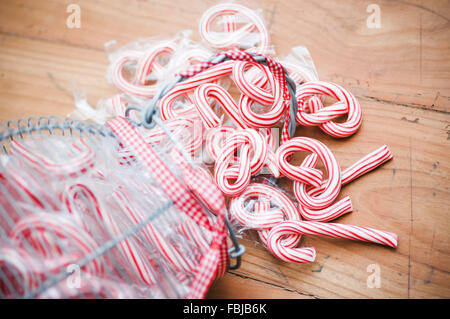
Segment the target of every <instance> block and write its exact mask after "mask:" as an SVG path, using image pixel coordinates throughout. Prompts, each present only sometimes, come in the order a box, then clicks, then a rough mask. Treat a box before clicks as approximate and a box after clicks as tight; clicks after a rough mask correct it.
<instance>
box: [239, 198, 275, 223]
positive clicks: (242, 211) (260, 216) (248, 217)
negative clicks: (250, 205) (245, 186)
mask: <svg viewBox="0 0 450 319" xmlns="http://www.w3.org/2000/svg"><path fill="white" fill-rule="evenodd" d="M238 198H239V199H241V201H242V197H238ZM238 201H239V200H238ZM238 201H233V204H232V208H231V210H232V215H233V216H234V218H236V220H237V221H238V222H239V223H240V224H241V225H244V226H246V227H248V228H254V229H264V228H272V227H274V226H275V225H277V224H279V223H280V222H282V221H284V214H283V212H282V211H281V209H273V210H271V209H270V203H268V202H264V204H262V203H261V202H256V203H255V208H254V212H249V211H248V210H247V208H245V206H244V203H243V202H239V203H237V202H238ZM233 205H234V206H233Z"/></svg>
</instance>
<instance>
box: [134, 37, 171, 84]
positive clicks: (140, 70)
mask: <svg viewBox="0 0 450 319" xmlns="http://www.w3.org/2000/svg"><path fill="white" fill-rule="evenodd" d="M175 49H176V44H175V43H174V42H170V41H168V42H162V43H158V44H156V45H155V46H154V47H152V48H151V49H149V50H147V51H146V52H144V54H142V56H141V57H140V58H139V60H138V63H137V66H136V80H137V83H138V84H141V85H146V84H147V83H148V82H149V80H148V78H149V75H150V74H151V73H153V74H155V77H156V78H162V77H164V75H165V74H164V70H163V67H162V66H161V65H160V64H159V63H158V61H157V59H158V57H159V56H162V55H163V54H168V55H173V53H174V52H175Z"/></svg>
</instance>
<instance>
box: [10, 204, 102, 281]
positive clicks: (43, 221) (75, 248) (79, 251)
mask: <svg viewBox="0 0 450 319" xmlns="http://www.w3.org/2000/svg"><path fill="white" fill-rule="evenodd" d="M10 238H11V240H13V242H14V243H15V244H16V245H17V246H19V247H22V248H26V247H27V246H26V245H25V243H24V242H23V240H24V239H25V240H26V241H27V242H28V243H29V245H30V246H31V247H33V248H34V249H35V251H36V253H37V254H40V255H41V256H43V257H44V258H50V259H52V258H57V257H59V256H64V255H65V254H66V255H70V256H72V257H73V258H72V262H76V261H77V260H79V259H81V258H82V257H84V256H87V255H89V254H91V253H93V252H94V251H95V250H96V249H98V247H99V246H98V245H97V243H96V242H95V240H94V239H93V238H92V237H91V236H90V235H89V234H88V233H87V232H85V231H83V230H82V229H80V227H77V225H76V223H73V221H71V220H69V219H67V218H66V217H64V216H59V215H55V214H48V213H40V214H35V215H30V216H27V217H24V218H22V219H21V220H19V222H17V223H16V225H15V227H14V229H13V230H12V232H11V234H10ZM69 260H70V258H68V260H67V262H69ZM85 269H86V271H88V272H90V273H91V274H99V275H102V274H103V273H104V260H103V257H102V256H99V257H98V258H96V259H94V260H93V261H91V262H90V263H89V264H87V265H86V266H85Z"/></svg>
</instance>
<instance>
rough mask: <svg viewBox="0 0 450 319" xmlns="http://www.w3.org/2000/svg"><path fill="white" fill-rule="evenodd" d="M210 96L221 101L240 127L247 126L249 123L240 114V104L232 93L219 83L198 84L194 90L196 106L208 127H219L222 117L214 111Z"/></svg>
mask: <svg viewBox="0 0 450 319" xmlns="http://www.w3.org/2000/svg"><path fill="white" fill-rule="evenodd" d="M210 98H214V99H215V100H216V101H217V102H219V104H220V106H222V108H223V109H224V111H225V113H227V114H228V116H229V117H230V118H231V119H232V120H233V121H234V123H236V125H237V126H238V127H239V128H246V127H247V125H245V123H244V122H243V121H242V119H241V117H240V116H239V112H238V106H237V105H236V103H235V102H234V100H233V98H232V97H231V95H230V93H228V92H227V91H226V90H225V89H224V88H222V87H221V86H219V85H217V84H213V83H207V84H202V85H200V86H198V87H197V88H196V89H195V92H194V106H195V108H196V109H197V112H198V114H199V115H200V117H201V119H202V121H203V123H204V124H205V126H206V127H208V128H213V127H217V126H218V125H219V124H220V122H221V121H220V119H219V118H218V116H217V115H216V114H215V113H214V112H213V110H212V109H211V106H210V101H209V99H210Z"/></svg>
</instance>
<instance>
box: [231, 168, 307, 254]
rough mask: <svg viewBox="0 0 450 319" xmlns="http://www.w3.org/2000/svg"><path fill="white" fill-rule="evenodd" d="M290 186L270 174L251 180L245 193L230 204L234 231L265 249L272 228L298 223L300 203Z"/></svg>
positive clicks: (233, 199)
mask: <svg viewBox="0 0 450 319" xmlns="http://www.w3.org/2000/svg"><path fill="white" fill-rule="evenodd" d="M287 183H288V182H286V181H285V180H282V179H277V178H275V177H274V176H273V175H271V174H260V175H257V176H255V177H253V178H252V180H251V182H250V184H249V186H248V187H247V188H246V190H245V191H244V192H243V193H242V194H240V195H238V196H236V197H234V198H232V199H231V200H230V202H229V220H230V223H231V225H232V229H233V231H234V232H235V233H236V234H237V235H238V236H240V237H243V238H246V239H247V240H250V241H251V242H252V243H253V244H255V245H264V246H265V245H266V244H265V240H266V238H267V235H268V233H269V231H270V229H271V228H272V227H274V226H275V225H277V224H279V223H280V222H282V221H284V220H298V219H299V218H300V216H299V215H298V211H297V209H298V203H297V201H296V199H295V197H294V195H293V194H292V192H291V191H288V189H290V187H289V185H286V184H287Z"/></svg>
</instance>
